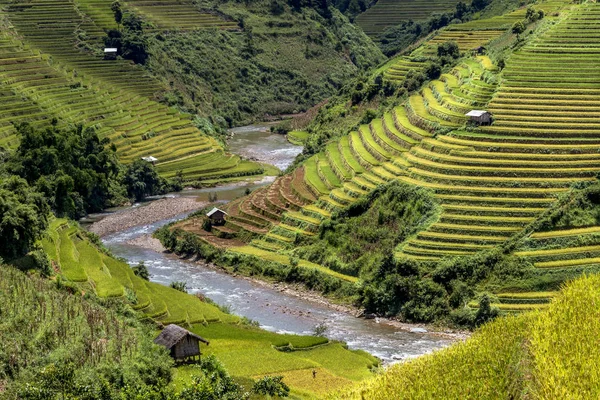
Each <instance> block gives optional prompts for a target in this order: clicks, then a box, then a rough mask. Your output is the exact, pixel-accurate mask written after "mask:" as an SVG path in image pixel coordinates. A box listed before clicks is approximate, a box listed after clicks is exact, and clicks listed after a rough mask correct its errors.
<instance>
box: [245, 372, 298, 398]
mask: <svg viewBox="0 0 600 400" xmlns="http://www.w3.org/2000/svg"><path fill="white" fill-rule="evenodd" d="M252 391H253V392H254V393H256V394H260V395H265V396H266V395H268V396H279V397H288V396H289V394H290V388H289V387H288V385H286V384H285V382H283V376H264V377H262V378H260V379H259V380H257V381H256V382H255V383H254V386H253V387H252Z"/></svg>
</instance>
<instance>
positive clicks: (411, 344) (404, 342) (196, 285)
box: [103, 127, 451, 363]
mask: <svg viewBox="0 0 600 400" xmlns="http://www.w3.org/2000/svg"><path fill="white" fill-rule="evenodd" d="M250 138H252V139H250ZM281 139H283V140H281ZM265 143H267V144H268V145H265V146H264V147H262V144H265ZM230 148H231V150H232V151H234V152H237V153H238V154H243V155H246V156H248V154H249V153H248V152H249V151H252V152H253V153H254V154H253V155H252V157H254V158H256V159H258V160H260V161H266V162H270V163H272V164H274V165H277V166H279V167H280V168H286V167H287V166H288V165H289V164H290V163H291V161H292V160H293V158H294V157H295V156H296V155H297V154H298V153H299V151H300V150H301V148H299V147H298V146H294V145H291V144H289V143H288V142H287V141H285V138H283V136H281V135H274V134H269V133H266V132H260V131H259V128H257V127H252V128H246V129H238V130H237V132H236V133H235V134H234V136H233V138H232V139H231V142H230ZM250 149H252V150H250ZM261 149H262V150H261ZM240 150H242V151H240ZM270 181H272V179H264V180H262V181H261V182H258V183H253V184H249V185H247V186H240V185H227V186H222V187H219V188H211V189H202V190H194V191H186V192H184V193H183V194H182V195H185V196H194V197H199V198H201V199H206V198H207V197H208V193H210V192H212V193H218V195H219V200H223V201H227V200H231V199H233V198H235V197H237V196H240V195H242V194H243V193H244V191H245V190H246V187H249V188H250V189H252V188H255V187H257V186H261V185H264V184H267V183H269V182H270ZM184 217H185V214H182V215H180V216H178V217H175V218H172V219H168V220H162V221H158V222H156V223H153V224H150V225H145V226H139V227H135V228H131V229H128V230H125V231H121V232H118V233H115V234H112V235H109V236H106V237H104V238H103V241H104V243H105V245H106V246H107V247H108V248H109V249H110V250H111V251H112V252H113V253H114V254H115V255H116V256H119V257H123V258H125V259H126V260H127V261H128V262H129V263H130V264H132V265H133V264H137V263H138V262H140V261H143V262H145V263H146V265H147V266H148V270H149V272H150V274H151V280H152V281H155V282H158V283H161V284H165V285H168V284H169V283H170V282H173V281H185V282H186V283H187V284H188V288H189V289H190V292H193V293H196V292H200V293H202V294H203V295H205V296H207V297H209V298H211V299H212V300H214V301H215V302H217V303H218V304H221V305H226V306H228V307H229V308H230V310H231V312H233V313H235V314H237V315H240V316H245V317H247V318H250V319H252V320H254V321H257V322H258V323H259V324H260V326H261V327H262V328H264V329H267V330H270V331H275V332H282V333H284V332H285V333H296V334H311V333H312V332H313V330H314V328H315V327H316V326H317V325H320V324H324V325H325V326H326V328H327V329H326V333H325V334H326V335H327V336H328V337H329V338H330V339H333V340H340V341H344V342H346V343H347V344H348V347H349V348H351V349H361V350H365V351H367V352H369V353H371V354H373V355H375V356H377V357H379V358H380V359H382V360H383V361H384V362H386V363H389V362H394V361H397V360H402V359H407V358H412V357H416V356H419V355H422V354H425V353H428V352H431V351H432V350H434V349H437V348H441V347H444V346H447V345H448V344H450V343H451V340H449V339H447V338H444V337H440V336H437V335H434V334H430V333H423V332H409V331H406V330H401V329H399V328H397V327H394V326H392V325H390V324H387V323H385V322H383V321H379V320H378V319H370V320H367V319H363V318H356V317H354V316H352V315H350V314H348V313H344V312H340V311H336V310H335V309H333V308H331V307H329V306H327V305H326V304H323V303H320V302H316V301H312V300H309V299H304V298H302V297H298V296H295V295H293V294H290V293H286V292H282V291H281V290H277V289H276V288H273V287H271V286H269V285H264V284H261V283H259V282H255V281H252V280H248V279H245V278H243V277H236V276H231V275H228V274H226V273H224V272H221V271H218V270H215V269H214V268H210V267H209V266H207V265H205V264H204V263H202V262H193V261H188V260H182V259H179V258H178V257H176V256H174V255H171V254H166V253H158V252H156V251H154V250H150V249H146V248H142V247H138V246H135V245H132V244H129V243H128V242H129V241H130V240H132V239H135V238H137V237H140V236H142V235H146V234H150V233H152V232H153V231H155V230H156V229H157V228H159V227H160V226H162V225H164V224H166V223H168V222H170V221H173V220H175V219H180V218H184Z"/></svg>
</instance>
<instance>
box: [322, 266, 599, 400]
mask: <svg viewBox="0 0 600 400" xmlns="http://www.w3.org/2000/svg"><path fill="white" fill-rule="evenodd" d="M599 304H600V277H598V276H590V277H585V278H581V279H578V280H577V281H575V282H572V283H570V284H568V285H567V287H566V288H564V289H563V290H562V292H561V294H560V296H558V297H557V298H556V299H555V300H554V301H553V302H552V304H550V306H549V307H548V308H547V309H546V310H544V311H541V312H530V313H525V314H522V315H519V316H517V317H505V318H501V319H500V320H498V321H495V322H492V323H490V324H488V325H486V326H484V327H483V328H482V329H480V330H479V331H478V332H476V333H475V335H473V337H471V338H470V339H468V340H467V341H466V342H464V343H460V344H457V345H454V346H452V347H450V348H448V349H444V350H440V351H438V352H436V353H434V354H431V355H427V356H423V357H420V358H419V359H417V360H414V361H409V362H406V363H404V364H397V365H394V366H392V367H390V368H389V369H388V370H387V371H386V372H385V373H384V374H382V375H381V376H379V377H377V378H375V379H374V380H372V381H371V382H368V383H365V384H362V385H360V386H359V387H356V388H354V389H353V390H351V391H346V392H342V393H337V394H336V395H335V396H332V397H331V398H332V399H373V400H375V399H392V398H393V399H508V398H512V399H531V398H535V399H567V398H568V399H592V398H597V397H598V396H599V395H600V380H599V378H600V376H599V373H600V372H599V370H598V368H597V366H598V365H599V363H600V353H598V351H597V349H596V343H597V337H598V335H599V334H600V307H599Z"/></svg>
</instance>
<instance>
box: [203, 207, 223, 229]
mask: <svg viewBox="0 0 600 400" xmlns="http://www.w3.org/2000/svg"><path fill="white" fill-rule="evenodd" d="M226 215H227V213H226V212H225V211H223V210H220V209H218V208H217V207H215V208H213V209H212V210H210V211H209V212H208V213H206V216H207V217H208V218H209V219H210V221H211V222H212V223H213V224H215V225H219V224H224V223H225V216H226Z"/></svg>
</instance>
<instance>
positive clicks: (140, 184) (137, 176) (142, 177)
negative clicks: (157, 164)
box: [123, 160, 164, 201]
mask: <svg viewBox="0 0 600 400" xmlns="http://www.w3.org/2000/svg"><path fill="white" fill-rule="evenodd" d="M123 182H124V183H125V187H126V188H127V195H128V196H129V197H130V198H133V199H135V200H136V201H140V200H143V199H144V198H145V197H146V196H152V195H155V194H159V193H160V192H161V190H162V189H163V187H164V182H163V180H162V179H161V178H160V177H159V176H158V173H157V172H156V170H155V169H154V166H153V165H152V164H150V163H149V162H147V161H144V160H136V161H134V162H133V163H132V164H130V165H129V166H128V167H127V171H126V172H125V178H124V180H123Z"/></svg>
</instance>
